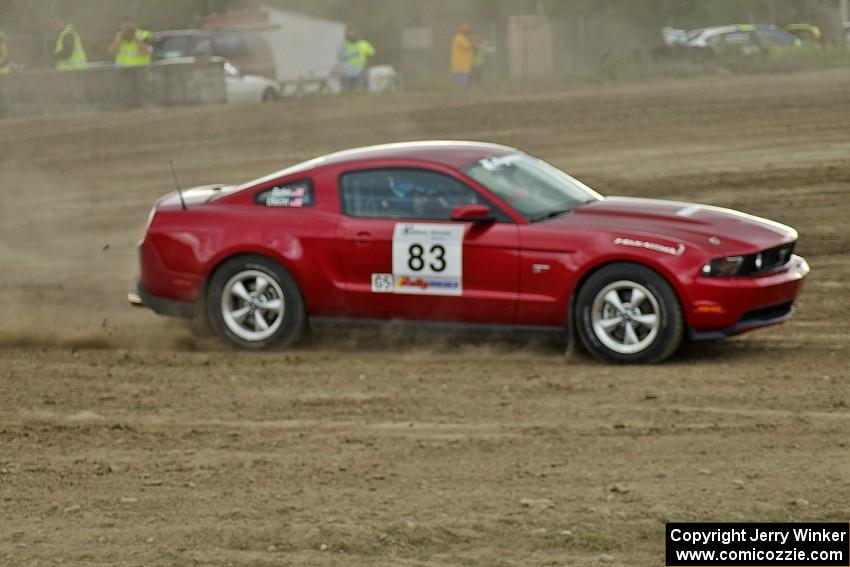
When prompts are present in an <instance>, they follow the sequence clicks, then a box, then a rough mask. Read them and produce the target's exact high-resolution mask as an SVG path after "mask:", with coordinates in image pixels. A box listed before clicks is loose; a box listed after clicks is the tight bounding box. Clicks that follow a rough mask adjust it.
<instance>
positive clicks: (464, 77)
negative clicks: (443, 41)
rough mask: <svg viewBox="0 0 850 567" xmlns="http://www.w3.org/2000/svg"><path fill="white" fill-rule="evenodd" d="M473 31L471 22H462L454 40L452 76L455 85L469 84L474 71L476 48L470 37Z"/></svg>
mask: <svg viewBox="0 0 850 567" xmlns="http://www.w3.org/2000/svg"><path fill="white" fill-rule="evenodd" d="M471 31H472V28H471V27H470V26H469V24H461V25H460V27H459V28H458V30H457V33H456V34H455V37H454V39H453V40H452V61H451V66H452V76H453V77H454V84H455V86H456V87H458V88H461V89H465V88H466V87H467V85H469V75H470V74H471V73H472V59H473V56H474V55H475V48H474V47H473V45H472V41H471V40H470V38H469V33H470V32H471Z"/></svg>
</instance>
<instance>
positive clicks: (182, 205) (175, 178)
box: [168, 160, 186, 211]
mask: <svg viewBox="0 0 850 567" xmlns="http://www.w3.org/2000/svg"><path fill="white" fill-rule="evenodd" d="M168 165H169V166H171V175H173V176H174V184H175V185H177V196H178V197H180V208H182V209H183V210H184V211H185V210H186V201H184V200H183V190H182V189H181V188H180V180H179V179H177V172H176V171H175V170H174V162H173V161H171V160H168Z"/></svg>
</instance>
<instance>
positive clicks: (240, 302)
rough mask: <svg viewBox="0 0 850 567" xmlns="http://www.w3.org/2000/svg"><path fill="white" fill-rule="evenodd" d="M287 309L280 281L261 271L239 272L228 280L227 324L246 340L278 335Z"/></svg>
mask: <svg viewBox="0 0 850 567" xmlns="http://www.w3.org/2000/svg"><path fill="white" fill-rule="evenodd" d="M285 309H286V302H285V301H284V298H283V290H282V289H281V288H280V284H278V283H277V281H276V280H275V279H274V278H273V277H272V276H271V275H269V274H267V273H266V272H262V271H260V270H244V271H242V272H239V273H238V274H236V275H235V276H233V277H232V278H230V279H229V280H227V284H225V286H224V290H223V291H222V294H221V316H222V319H224V324H225V325H227V328H228V329H230V331H231V332H232V333H233V334H234V335H236V336H237V337H239V338H240V339H243V340H246V341H262V340H265V339H268V338H269V337H271V336H272V335H273V334H275V332H276V331H277V330H278V329H279V328H280V325H281V324H282V323H283V315H284V312H285Z"/></svg>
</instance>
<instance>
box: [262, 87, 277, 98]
mask: <svg viewBox="0 0 850 567" xmlns="http://www.w3.org/2000/svg"><path fill="white" fill-rule="evenodd" d="M276 100H277V93H276V92H275V90H274V89H273V88H271V87H268V88H266V90H264V91H263V102H275V101H276Z"/></svg>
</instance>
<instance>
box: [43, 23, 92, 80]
mask: <svg viewBox="0 0 850 567" xmlns="http://www.w3.org/2000/svg"><path fill="white" fill-rule="evenodd" d="M50 27H51V28H53V31H54V32H56V43H55V44H54V45H53V62H54V63H55V64H56V69H57V70H58V71H79V70H81V69H88V68H89V60H88V58H87V57H86V50H85V49H83V41H82V40H81V39H80V34H79V33H78V32H77V30H75V29H74V26H72V25H70V24H66V23H65V22H64V21H63V20H62V18H59V17H58V16H53V17H52V18H50Z"/></svg>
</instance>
